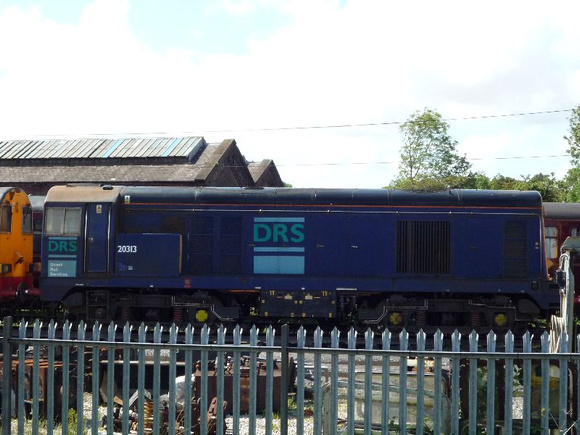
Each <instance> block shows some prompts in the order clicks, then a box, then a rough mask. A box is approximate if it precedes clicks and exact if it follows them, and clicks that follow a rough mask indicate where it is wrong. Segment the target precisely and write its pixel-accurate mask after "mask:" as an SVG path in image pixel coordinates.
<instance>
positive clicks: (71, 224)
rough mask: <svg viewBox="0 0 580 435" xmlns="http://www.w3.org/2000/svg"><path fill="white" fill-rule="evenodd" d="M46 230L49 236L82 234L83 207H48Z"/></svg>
mask: <svg viewBox="0 0 580 435" xmlns="http://www.w3.org/2000/svg"><path fill="white" fill-rule="evenodd" d="M44 225H45V227H44V232H45V233H46V234H47V235H49V236H78V235H80V234H81V209H80V208H69V207H48V208H47V209H46V219H45V224H44Z"/></svg>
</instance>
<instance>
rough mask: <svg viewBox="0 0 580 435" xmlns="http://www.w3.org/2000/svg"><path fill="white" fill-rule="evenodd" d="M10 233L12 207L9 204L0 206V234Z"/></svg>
mask: <svg viewBox="0 0 580 435" xmlns="http://www.w3.org/2000/svg"><path fill="white" fill-rule="evenodd" d="M11 231H12V207H11V206H10V204H2V205H1V206H0V232H1V233H9V232H11Z"/></svg>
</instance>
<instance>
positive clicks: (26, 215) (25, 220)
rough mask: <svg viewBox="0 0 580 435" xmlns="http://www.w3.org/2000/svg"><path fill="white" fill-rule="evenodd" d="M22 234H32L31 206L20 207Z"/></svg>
mask: <svg viewBox="0 0 580 435" xmlns="http://www.w3.org/2000/svg"><path fill="white" fill-rule="evenodd" d="M22 234H32V207H30V206H24V207H22Z"/></svg>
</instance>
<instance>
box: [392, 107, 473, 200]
mask: <svg viewBox="0 0 580 435" xmlns="http://www.w3.org/2000/svg"><path fill="white" fill-rule="evenodd" d="M400 130H401V135H402V136H403V146H402V148H401V163H400V164H399V172H398V175H397V178H396V179H395V181H393V182H392V183H391V185H390V186H389V187H393V188H399V189H424V190H439V189H445V188H447V187H464V186H465V184H467V183H468V182H469V181H470V179H471V178H472V177H473V174H471V172H470V169H471V163H469V162H468V161H467V159H466V158H465V157H461V156H459V155H458V154H457V149H456V148H457V141H456V140H453V139H452V138H451V136H450V135H449V125H448V124H447V123H446V122H445V121H443V119H442V118H441V115H440V114H439V113H437V112H435V111H433V110H431V109H425V110H424V111H423V112H422V113H420V112H419V111H417V112H415V113H414V114H413V115H411V117H410V118H409V119H408V120H407V121H406V122H405V123H404V124H402V125H401V127H400ZM471 181H473V180H471Z"/></svg>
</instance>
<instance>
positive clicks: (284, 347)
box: [280, 324, 290, 435]
mask: <svg viewBox="0 0 580 435" xmlns="http://www.w3.org/2000/svg"><path fill="white" fill-rule="evenodd" d="M288 335H289V328H288V325H287V324H284V325H282V330H281V336H280V359H281V360H282V361H281V363H282V367H281V373H280V376H281V379H280V387H281V388H280V435H288V393H289V391H288V390H289V388H290V386H289V385H288V384H289V383H288Z"/></svg>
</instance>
